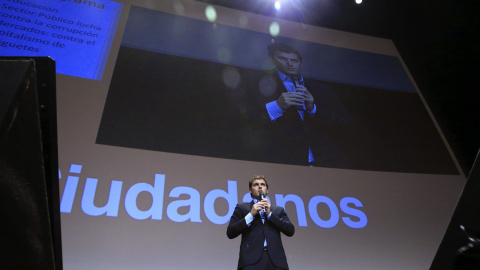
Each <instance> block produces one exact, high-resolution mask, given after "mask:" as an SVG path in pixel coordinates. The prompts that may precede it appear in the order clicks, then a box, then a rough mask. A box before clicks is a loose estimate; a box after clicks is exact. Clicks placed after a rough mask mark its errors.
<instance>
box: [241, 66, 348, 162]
mask: <svg viewBox="0 0 480 270" xmlns="http://www.w3.org/2000/svg"><path fill="white" fill-rule="evenodd" d="M255 77H256V78H255ZM249 79H250V81H251V82H256V83H254V84H252V85H250V87H249V88H250V89H249V92H250V93H251V95H252V96H251V97H250V101H251V103H250V106H249V108H250V110H249V115H248V123H245V124H244V126H248V128H244V129H243V130H245V132H246V134H245V136H244V137H246V138H250V139H249V140H244V141H245V142H247V143H245V144H244V147H243V149H244V152H246V153H254V155H255V159H256V160H257V161H264V162H273V163H281V164H294V165H308V148H309V147H310V148H311V150H312V153H313V155H314V158H315V161H316V163H315V165H316V166H321V167H337V168H343V167H346V165H347V161H348V160H347V157H346V156H345V153H344V151H343V149H342V147H340V146H339V142H345V141H348V140H349V138H346V136H349V135H350V134H351V133H352V132H351V130H352V125H353V120H352V117H351V116H350V115H349V114H348V112H347V110H346V109H345V108H344V106H343V104H342V102H341V101H340V100H339V99H338V97H336V95H335V94H334V93H333V91H332V89H331V88H330V87H329V86H327V85H325V84H323V83H321V82H319V81H317V80H309V79H306V78H305V79H304V84H305V87H306V88H307V89H308V90H309V91H310V92H311V94H312V96H313V97H314V99H315V104H316V108H317V111H316V113H315V115H314V117H310V114H309V113H305V118H304V121H302V120H301V118H300V115H299V114H298V111H297V108H296V107H290V108H289V109H287V110H286V111H285V112H284V113H283V116H281V117H279V118H278V119H276V120H275V121H274V122H272V121H271V120H270V118H269V116H268V112H267V110H266V108H265V106H266V104H267V103H269V102H272V101H275V100H277V99H278V98H279V96H280V95H281V94H282V93H284V92H287V89H286V88H285V85H284V84H283V82H282V81H281V79H280V77H279V76H278V74H277V72H276V71H275V70H274V71H270V72H268V73H265V72H258V71H256V72H252V75H251V76H249ZM246 159H249V158H246Z"/></svg>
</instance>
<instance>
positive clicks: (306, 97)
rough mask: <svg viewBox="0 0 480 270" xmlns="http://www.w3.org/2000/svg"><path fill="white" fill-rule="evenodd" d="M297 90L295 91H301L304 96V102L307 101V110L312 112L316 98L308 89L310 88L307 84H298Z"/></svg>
mask: <svg viewBox="0 0 480 270" xmlns="http://www.w3.org/2000/svg"><path fill="white" fill-rule="evenodd" d="M295 90H296V92H295V93H301V94H302V95H303V97H304V99H303V102H305V108H306V109H307V111H309V112H311V111H312V110H313V105H314V103H315V100H314V99H313V96H312V94H311V93H310V92H309V91H308V89H307V88H306V87H305V86H301V85H299V86H297V87H296V88H295Z"/></svg>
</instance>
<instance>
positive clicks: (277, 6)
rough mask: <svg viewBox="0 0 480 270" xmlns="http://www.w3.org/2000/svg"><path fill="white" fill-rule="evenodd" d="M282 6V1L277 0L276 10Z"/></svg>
mask: <svg viewBox="0 0 480 270" xmlns="http://www.w3.org/2000/svg"><path fill="white" fill-rule="evenodd" d="M281 8H282V4H281V3H280V1H275V10H276V11H280V9H281Z"/></svg>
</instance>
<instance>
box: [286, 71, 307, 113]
mask: <svg viewBox="0 0 480 270" xmlns="http://www.w3.org/2000/svg"><path fill="white" fill-rule="evenodd" d="M300 78H301V77H300V74H295V75H291V76H290V80H292V82H293V86H294V87H295V88H297V86H301V80H300ZM295 92H297V90H295ZM297 110H299V111H305V110H306V109H305V102H303V104H302V105H301V106H297ZM302 119H303V118H302Z"/></svg>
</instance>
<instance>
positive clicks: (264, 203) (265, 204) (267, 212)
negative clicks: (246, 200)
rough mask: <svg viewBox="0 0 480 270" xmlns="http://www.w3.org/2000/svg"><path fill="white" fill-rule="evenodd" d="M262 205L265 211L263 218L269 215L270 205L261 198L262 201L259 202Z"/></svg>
mask: <svg viewBox="0 0 480 270" xmlns="http://www.w3.org/2000/svg"><path fill="white" fill-rule="evenodd" d="M261 202H262V203H263V207H264V210H265V217H268V215H270V210H271V209H270V208H271V207H272V206H271V205H270V203H269V202H268V200H267V199H266V198H263V200H262V201H261Z"/></svg>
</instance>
